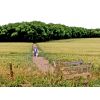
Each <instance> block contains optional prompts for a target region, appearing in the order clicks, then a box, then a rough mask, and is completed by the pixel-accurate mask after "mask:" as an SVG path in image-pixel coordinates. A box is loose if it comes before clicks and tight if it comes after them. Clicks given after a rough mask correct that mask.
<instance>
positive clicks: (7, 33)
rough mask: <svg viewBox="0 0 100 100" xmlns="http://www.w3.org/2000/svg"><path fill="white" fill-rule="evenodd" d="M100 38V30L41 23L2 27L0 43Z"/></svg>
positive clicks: (15, 24)
mask: <svg viewBox="0 0 100 100" xmlns="http://www.w3.org/2000/svg"><path fill="white" fill-rule="evenodd" d="M94 37H100V29H86V28H82V27H69V26H65V25H62V24H53V23H49V24H46V23H44V22H40V21H32V22H21V23H9V24H7V25H2V26H0V42H5V41H7V42H12V41H13V42H42V41H49V40H58V39H69V38H94Z"/></svg>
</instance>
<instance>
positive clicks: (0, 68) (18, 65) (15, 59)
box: [0, 43, 34, 86]
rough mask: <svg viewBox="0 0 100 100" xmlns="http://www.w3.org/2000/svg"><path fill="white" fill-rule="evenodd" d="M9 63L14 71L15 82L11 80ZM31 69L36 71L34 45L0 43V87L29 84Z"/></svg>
mask: <svg viewBox="0 0 100 100" xmlns="http://www.w3.org/2000/svg"><path fill="white" fill-rule="evenodd" d="M9 63H11V64H12V68H13V71H14V81H13V82H12V80H10V72H9ZM29 69H31V70H32V71H34V64H33V62H32V43H0V86H18V85H19V84H22V83H23V84H26V85H27V84H29V83H30V82H29V81H28V77H29V76H30V73H31V71H29ZM24 81H25V82H24Z"/></svg>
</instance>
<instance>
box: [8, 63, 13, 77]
mask: <svg viewBox="0 0 100 100" xmlns="http://www.w3.org/2000/svg"><path fill="white" fill-rule="evenodd" d="M9 68H10V77H11V79H13V69H12V63H9Z"/></svg>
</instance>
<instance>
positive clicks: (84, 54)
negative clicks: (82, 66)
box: [38, 38, 100, 68]
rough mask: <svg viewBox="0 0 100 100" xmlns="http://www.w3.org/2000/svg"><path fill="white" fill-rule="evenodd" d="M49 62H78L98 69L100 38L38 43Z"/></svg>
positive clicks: (99, 63) (99, 64) (99, 62)
mask: <svg viewBox="0 0 100 100" xmlns="http://www.w3.org/2000/svg"><path fill="white" fill-rule="evenodd" d="M38 46H39V47H40V48H41V50H42V51H43V52H44V54H45V56H46V57H47V58H48V59H49V60H50V61H53V60H54V61H56V60H60V61H78V60H81V59H82V60H83V61H84V62H85V63H88V62H89V63H92V64H93V65H94V66H95V67H99V68H100V38H87V39H67V40H57V41H50V42H44V43H43V42H42V43H38Z"/></svg>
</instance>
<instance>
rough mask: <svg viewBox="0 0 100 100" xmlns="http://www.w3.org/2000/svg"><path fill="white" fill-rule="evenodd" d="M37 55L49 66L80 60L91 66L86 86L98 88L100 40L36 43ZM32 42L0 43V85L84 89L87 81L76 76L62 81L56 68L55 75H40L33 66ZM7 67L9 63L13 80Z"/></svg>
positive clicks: (87, 39)
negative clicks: (55, 63) (79, 87)
mask: <svg viewBox="0 0 100 100" xmlns="http://www.w3.org/2000/svg"><path fill="white" fill-rule="evenodd" d="M36 45H37V46H38V48H39V56H43V57H45V58H47V59H48V60H49V62H50V63H51V64H52V62H53V61H55V62H56V61H60V62H65V61H67V62H71V61H79V60H83V61H84V63H91V65H92V70H91V73H92V77H91V78H90V79H89V80H88V84H87V86H94V87H95V86H100V38H83V39H65V40H53V41H48V42H40V43H36ZM32 58H33V54H32V43H25V42H24V43H20V42H17V43H16V42H12V43H9V42H8V43H7V42H1V43H0V86H4V87H5V86H11V87H12V86H14V87H19V86H20V87H26V86H29V87H31V86H36V87H37V86H38V87H44V86H45V87H47V86H49V87H51V86H53V87H55V86H57V87H58V86H65V87H72V86H76V87H78V86H86V85H84V82H85V81H86V79H84V78H82V77H76V78H74V79H68V80H67V79H64V78H62V74H60V71H59V70H58V69H55V73H54V74H51V73H45V74H44V73H43V72H41V71H39V70H38V69H37V67H36V65H35V64H34V61H33V59H32ZM9 64H12V70H13V78H11V76H10V69H9Z"/></svg>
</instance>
